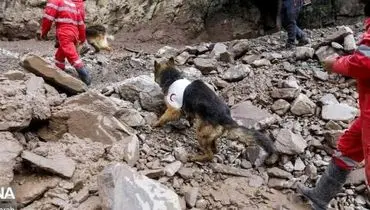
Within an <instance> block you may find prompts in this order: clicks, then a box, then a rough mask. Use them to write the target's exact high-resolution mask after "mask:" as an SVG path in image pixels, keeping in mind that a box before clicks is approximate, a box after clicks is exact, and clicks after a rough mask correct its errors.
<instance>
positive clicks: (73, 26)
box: [41, 0, 86, 42]
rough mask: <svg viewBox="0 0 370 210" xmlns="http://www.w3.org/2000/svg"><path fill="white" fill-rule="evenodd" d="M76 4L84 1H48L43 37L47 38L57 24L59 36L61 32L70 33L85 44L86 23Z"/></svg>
mask: <svg viewBox="0 0 370 210" xmlns="http://www.w3.org/2000/svg"><path fill="white" fill-rule="evenodd" d="M75 2H82V0H75V1H71V0H48V3H47V4H46V7H45V9H44V16H43V19H42V25H41V35H42V36H46V35H47V34H48V32H49V31H50V28H51V26H52V24H53V22H55V25H56V32H57V35H58V33H60V32H61V31H63V32H64V34H65V33H67V32H68V34H70V35H71V36H75V37H76V38H77V40H79V41H80V42H84V41H85V40H86V35H85V23H84V21H83V19H82V15H81V12H80V10H79V9H78V7H77V5H76V4H75ZM82 4H83V2H82Z"/></svg>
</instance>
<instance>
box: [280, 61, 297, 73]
mask: <svg viewBox="0 0 370 210" xmlns="http://www.w3.org/2000/svg"><path fill="white" fill-rule="evenodd" d="M283 68H284V70H285V71H287V72H291V73H293V72H295V66H294V65H292V64H290V63H289V62H287V61H284V62H283Z"/></svg>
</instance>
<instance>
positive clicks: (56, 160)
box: [22, 151, 76, 178]
mask: <svg viewBox="0 0 370 210" xmlns="http://www.w3.org/2000/svg"><path fill="white" fill-rule="evenodd" d="M22 158H23V159H24V160H27V161H29V162H31V163H32V164H34V165H36V166H37V167H39V168H41V169H44V170H46V171H50V172H52V173H55V174H58V175H60V176H62V177H67V178H71V177H72V175H73V172H74V171H75V169H76V163H75V162H74V161H73V160H72V159H70V158H68V157H66V156H62V155H59V156H54V157H48V158H45V157H42V156H39V155H36V154H34V153H32V152H29V151H23V152H22Z"/></svg>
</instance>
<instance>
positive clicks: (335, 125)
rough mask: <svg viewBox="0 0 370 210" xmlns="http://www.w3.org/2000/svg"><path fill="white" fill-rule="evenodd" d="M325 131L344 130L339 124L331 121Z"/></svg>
mask: <svg viewBox="0 0 370 210" xmlns="http://www.w3.org/2000/svg"><path fill="white" fill-rule="evenodd" d="M325 129H328V130H342V126H340V125H339V124H338V123H336V122H334V121H332V120H330V121H329V122H328V123H326V125H325Z"/></svg>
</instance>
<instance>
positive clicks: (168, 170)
mask: <svg viewBox="0 0 370 210" xmlns="http://www.w3.org/2000/svg"><path fill="white" fill-rule="evenodd" d="M181 166H182V163H181V162H180V161H175V162H173V163H170V164H168V165H166V166H165V168H164V169H163V170H164V173H165V174H166V176H169V177H171V176H174V175H175V173H176V172H178V171H179V170H180V168H181Z"/></svg>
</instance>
